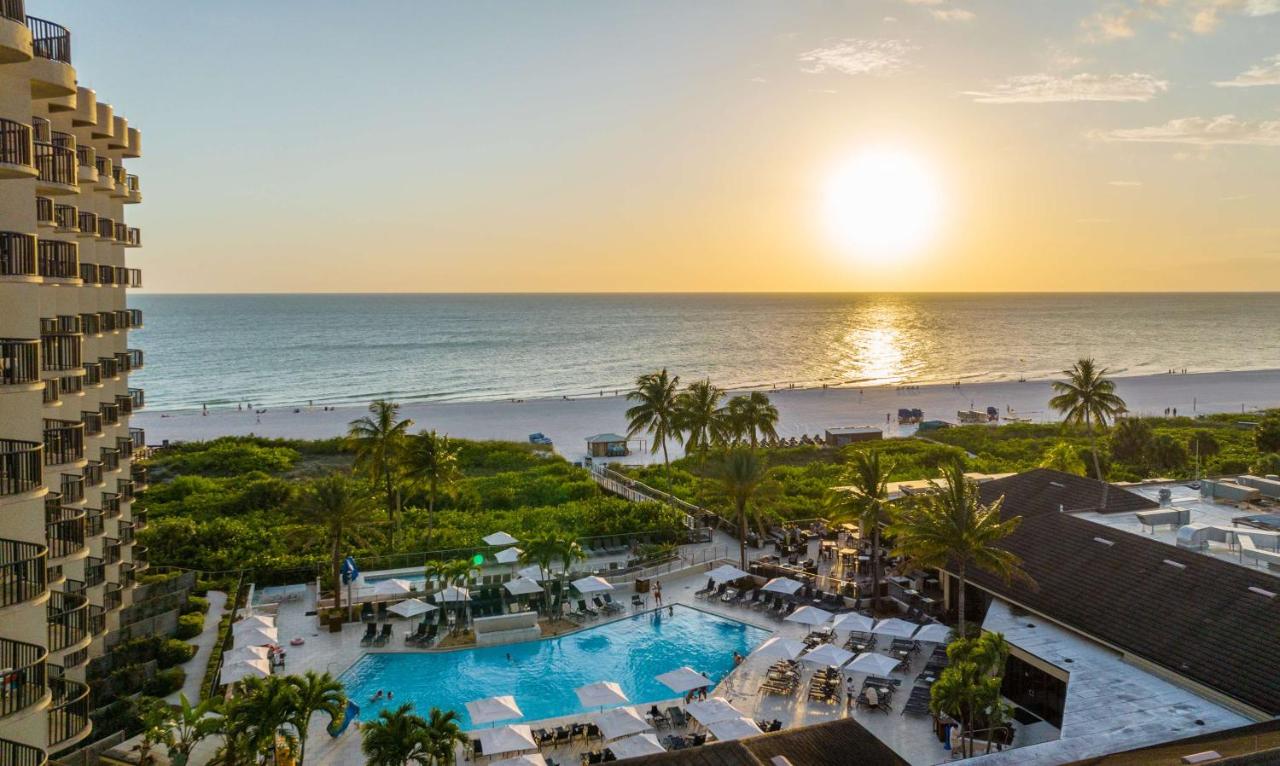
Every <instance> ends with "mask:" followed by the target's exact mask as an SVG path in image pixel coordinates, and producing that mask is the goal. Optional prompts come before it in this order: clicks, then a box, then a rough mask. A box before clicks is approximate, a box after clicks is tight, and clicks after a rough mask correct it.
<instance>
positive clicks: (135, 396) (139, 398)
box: [129, 388, 147, 412]
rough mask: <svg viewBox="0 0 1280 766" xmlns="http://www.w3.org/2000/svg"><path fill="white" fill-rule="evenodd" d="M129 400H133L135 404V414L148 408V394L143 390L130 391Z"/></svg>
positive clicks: (134, 389)
mask: <svg viewBox="0 0 1280 766" xmlns="http://www.w3.org/2000/svg"><path fill="white" fill-rule="evenodd" d="M129 398H130V399H132V400H133V404H132V407H133V410H132V411H133V412H137V411H138V410H140V409H142V408H143V407H145V406H147V395H146V392H145V391H144V390H143V389H141V388H131V389H129Z"/></svg>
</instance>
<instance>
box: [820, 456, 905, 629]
mask: <svg viewBox="0 0 1280 766" xmlns="http://www.w3.org/2000/svg"><path fill="white" fill-rule="evenodd" d="M892 473H893V465H892V464H887V465H886V464H885V463H883V462H881V460H880V451H879V450H861V451H859V452H856V453H854V456H853V462H852V463H851V464H850V466H849V472H848V474H847V475H846V476H845V484H846V485H847V486H844V487H838V488H836V489H835V490H834V491H833V492H832V493H831V495H830V496H829V498H828V507H829V508H830V509H831V512H832V518H833V519H834V520H837V521H838V520H842V519H854V520H856V521H857V522H858V528H859V529H860V530H861V532H862V534H863V535H866V534H868V533H870V536H871V593H872V596H871V608H872V610H873V611H874V610H875V609H877V608H878V607H879V606H880V577H881V574H880V573H881V566H882V564H881V561H880V532H881V527H883V526H884V525H886V524H888V523H889V522H890V520H891V518H890V514H889V505H888V502H889V476H890V474H892Z"/></svg>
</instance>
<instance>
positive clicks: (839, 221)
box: [825, 147, 942, 259]
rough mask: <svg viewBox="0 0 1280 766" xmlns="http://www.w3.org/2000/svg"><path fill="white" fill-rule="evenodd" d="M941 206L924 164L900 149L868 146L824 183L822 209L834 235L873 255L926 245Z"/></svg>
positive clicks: (846, 246) (861, 252)
mask: <svg viewBox="0 0 1280 766" xmlns="http://www.w3.org/2000/svg"><path fill="white" fill-rule="evenodd" d="M941 208H942V200H941V193H940V190H939V188H938V184H937V182H936V180H935V179H934V176H933V174H932V173H931V172H930V169H929V168H928V166H926V165H925V164H924V163H923V162H921V161H920V159H919V158H918V157H916V156H914V155H912V154H910V153H908V152H904V151H901V150H899V149H892V148H883V147H876V148H869V149H866V150H864V151H862V152H860V153H858V154H857V155H855V156H854V157H852V158H851V159H850V160H849V161H847V162H845V163H844V164H843V165H842V166H841V167H839V168H838V169H837V170H836V172H835V173H834V174H833V175H832V176H831V180H830V182H829V183H828V185H827V194H826V205H825V214H826V221H827V226H828V227H829V228H830V230H831V235H832V237H833V239H834V240H835V241H836V243H837V244H838V245H839V246H840V247H841V248H844V249H848V250H850V251H852V252H854V253H856V254H857V255H859V256H864V257H868V258H871V259H885V258H887V257H889V256H894V255H903V254H907V253H910V252H914V251H916V250H919V249H920V248H921V247H923V246H925V245H926V244H928V243H929V241H930V240H931V239H932V238H933V235H934V232H935V231H936V230H937V228H938V222H939V218H940V217H941V212H942V210H941Z"/></svg>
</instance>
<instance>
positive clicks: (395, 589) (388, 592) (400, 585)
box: [373, 577, 413, 596]
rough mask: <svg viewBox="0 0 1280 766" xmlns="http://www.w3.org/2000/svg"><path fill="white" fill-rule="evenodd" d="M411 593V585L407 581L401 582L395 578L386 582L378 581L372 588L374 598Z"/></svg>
mask: <svg viewBox="0 0 1280 766" xmlns="http://www.w3.org/2000/svg"><path fill="white" fill-rule="evenodd" d="M412 592H413V583H411V582H409V581H408V580H401V579H398V578H395V577H391V578H388V579H386V580H379V581H378V582H377V584H375V585H374V586H373V595H375V596H403V595H405V594H406V593H412Z"/></svg>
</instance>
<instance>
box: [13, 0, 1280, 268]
mask: <svg viewBox="0 0 1280 766" xmlns="http://www.w3.org/2000/svg"><path fill="white" fill-rule="evenodd" d="M28 11H29V12H30V13H32V14H33V15H37V16H42V17H45V18H49V19H51V20H54V21H57V22H59V23H62V24H64V25H66V26H68V27H69V28H71V30H72V35H73V37H72V44H73V58H74V63H75V65H76V68H77V72H78V74H79V77H80V81H81V83H82V84H86V85H88V86H90V87H93V88H94V89H95V90H96V91H97V92H98V96H99V98H100V99H102V100H105V101H108V102H110V103H112V104H113V105H114V106H115V107H116V110H117V113H118V114H123V115H125V116H126V117H128V118H129V120H130V124H131V125H134V126H136V127H138V128H140V129H141V130H142V132H143V147H144V152H145V154H144V156H143V157H142V158H140V159H137V160H131V161H129V162H128V163H127V166H128V167H129V168H130V172H136V173H138V175H139V176H140V178H141V183H142V190H143V194H144V204H142V205H137V206H132V207H130V209H129V210H128V211H127V213H128V217H129V220H130V222H131V225H139V226H141V227H142V229H143V237H144V242H145V243H146V246H145V247H144V248H142V249H141V250H133V251H130V256H131V258H134V261H135V263H136V265H141V266H142V267H143V269H144V278H145V281H146V285H147V288H146V289H147V290H148V291H150V292H318V291H328V292H453V291H459V292H594V291H602V292H603V291H625V292H643V291H669V292H682V291H695V292H710V291H1071V290H1080V291H1094V290H1112V291H1115V290H1119V291H1145V290H1278V289H1280V214H1278V211H1280V183H1278V182H1277V179H1280V0H1102V1H1101V2H1094V1H1093V0H1062V1H1061V2H1048V1H1047V0H1020V2H1017V3H1009V2H988V1H986V0H865V1H863V2H845V3H840V2H830V1H828V2H818V1H816V0H814V1H808V2H806V1H805V0H787V1H786V2H783V1H782V0H776V1H774V2H759V1H757V0H719V1H713V0H701V1H700V2H687V0H678V1H674V2H665V1H662V0H653V1H650V2H628V3H624V2H613V1H606V2H597V1H595V0H591V1H586V0H584V1H582V2H568V1H564V2H541V3H535V2H486V1H485V0H472V1H471V2H466V3H444V2H409V1H402V2H396V1H393V0H384V1H383V2H376V3H374V2H371V3H353V2H336V1H333V0H309V1H307V2H293V1H290V2H286V1H284V0H276V1H272V2H248V1H247V0H242V1H240V2H236V1H234V0H224V1H223V2H217V3H205V2H200V3H197V2H174V1H173V0H129V2H127V3H116V4H113V5H111V6H110V10H109V11H108V9H107V8H106V7H105V6H103V5H102V4H101V3H97V2H84V1H83V0H76V1H75V2H73V1H72V0H28ZM886 157H887V158H890V160H891V161H888V162H884V161H879V160H883V159H884V158H886ZM867 158H871V161H870V167H871V168H872V170H871V171H866V172H864V171H863V170H861V169H859V170H857V171H856V172H854V171H853V170H846V169H847V168H853V167H857V168H863V167H864V166H866V165H867V163H866V162H862V160H866V159H867ZM903 168H905V170H903ZM849 173H852V174H853V177H854V178H855V180H854V181H853V182H851V183H853V186H854V187H855V188H854V189H853V191H852V192H850V191H848V190H847V189H845V187H843V186H840V183H841V182H840V181H839V179H841V178H845V177H846V174H849ZM904 173H905V176H906V177H910V178H914V179H916V182H914V183H904V182H903V181H902V179H903V177H904ZM835 189H845V191H841V192H836V191H834V190H835ZM903 232H905V233H906V234H908V235H909V236H897V235H898V234H902V233H903ZM886 237H887V238H888V239H887V240H886V239H885V238H886ZM886 242H887V244H886ZM135 256H136V257H135Z"/></svg>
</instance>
